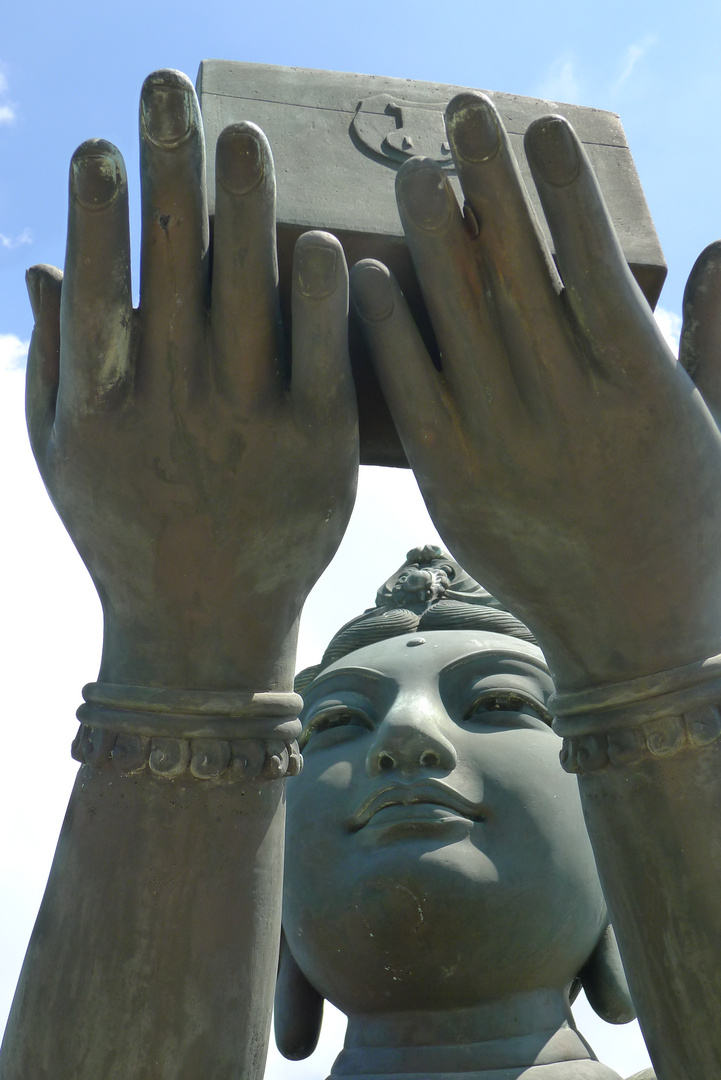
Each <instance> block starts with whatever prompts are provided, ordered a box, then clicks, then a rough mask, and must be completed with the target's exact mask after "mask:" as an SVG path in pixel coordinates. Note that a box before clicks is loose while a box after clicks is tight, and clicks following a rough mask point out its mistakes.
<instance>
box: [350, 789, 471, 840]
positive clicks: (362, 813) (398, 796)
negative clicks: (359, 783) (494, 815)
mask: <svg viewBox="0 0 721 1080" xmlns="http://www.w3.org/2000/svg"><path fill="white" fill-rule="evenodd" d="M418 805H420V806H427V807H439V808H442V809H443V810H451V811H453V812H454V813H455V814H457V815H459V816H460V817H464V818H467V819H468V820H469V821H474V822H475V821H485V820H486V815H485V814H484V812H483V809H482V808H481V806H479V804H478V803H476V802H473V801H472V800H471V799H468V798H466V796H465V795H461V793H460V792H458V791H456V790H455V789H454V788H452V787H449V786H448V785H447V784H444V783H443V782H442V781H441V780H434V779H432V778H431V779H428V780H423V781H420V782H416V783H410V784H398V783H395V784H387V785H386V786H385V787H382V788H379V789H378V790H377V791H374V792H373V793H372V794H371V795H369V796H368V797H367V798H365V799H364V800H363V802H362V803H361V804H360V806H359V807H358V808H357V810H355V811H354V813H353V814H352V815H351V817H350V818H349V819H348V821H347V822H346V827H347V829H348V830H349V832H358V830H359V829H362V828H364V827H365V826H366V825H367V824H368V822H369V821H371V819H372V818H373V817H375V815H376V814H377V813H378V812H379V811H381V810H385V809H387V808H388V807H392V806H395V807H403V806H407V807H411V806H418ZM439 820H441V819H440V818H439Z"/></svg>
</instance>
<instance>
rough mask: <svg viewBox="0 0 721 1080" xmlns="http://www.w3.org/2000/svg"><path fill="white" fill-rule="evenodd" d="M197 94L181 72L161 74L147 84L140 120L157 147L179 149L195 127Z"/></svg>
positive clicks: (159, 72) (149, 78) (143, 93)
mask: <svg viewBox="0 0 721 1080" xmlns="http://www.w3.org/2000/svg"><path fill="white" fill-rule="evenodd" d="M193 112H194V110H193V90H192V86H191V84H190V82H189V80H188V79H186V78H185V76H184V75H181V73H180V72H179V71H157V72H155V74H154V75H149V76H148V78H147V79H146V80H145V82H144V83H143V89H142V93H141V97H140V116H141V121H142V125H143V129H144V131H145V134H146V135H147V137H148V138H149V139H150V141H151V142H154V143H155V144H156V146H160V147H164V148H169V147H173V146H177V145H178V143H180V142H182V140H183V139H184V138H185V137H186V136H187V134H188V132H189V131H190V129H191V127H192V124H193Z"/></svg>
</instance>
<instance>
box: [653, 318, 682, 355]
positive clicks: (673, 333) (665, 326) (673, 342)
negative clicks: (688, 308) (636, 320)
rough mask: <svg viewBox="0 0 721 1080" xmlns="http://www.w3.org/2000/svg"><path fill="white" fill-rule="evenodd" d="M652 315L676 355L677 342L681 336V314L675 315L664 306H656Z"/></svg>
mask: <svg viewBox="0 0 721 1080" xmlns="http://www.w3.org/2000/svg"><path fill="white" fill-rule="evenodd" d="M654 317H655V319H656V322H657V323H658V326H659V329H660V331H661V333H662V334H663V336H664V338H665V339H666V343H667V345H668V346H669V348H670V349H671V351H672V352H673V355H674V356H678V342H679V338H680V337H681V316H680V315H677V314H676V312H675V311H666V309H665V308H661V307H659V308H656V310H655V312H654Z"/></svg>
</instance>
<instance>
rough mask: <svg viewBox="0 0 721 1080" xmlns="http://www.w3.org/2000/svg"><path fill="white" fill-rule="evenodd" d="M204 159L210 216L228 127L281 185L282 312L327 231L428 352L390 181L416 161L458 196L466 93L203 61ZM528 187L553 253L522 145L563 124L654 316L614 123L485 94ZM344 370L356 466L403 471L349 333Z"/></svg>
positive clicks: (632, 193)
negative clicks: (299, 257)
mask: <svg viewBox="0 0 721 1080" xmlns="http://www.w3.org/2000/svg"><path fill="white" fill-rule="evenodd" d="M197 89H198V96H199V99H200V107H201V111H202V114H203V123H204V128H205V135H206V144H207V154H208V162H209V169H208V176H209V180H210V183H209V197H210V200H211V202H210V208H211V213H212V209H213V204H212V197H213V195H212V192H213V184H212V176H213V162H214V160H215V145H216V143H217V140H218V137H219V135H220V133H221V131H222V130H223V128H224V127H226V125H227V124H230V123H233V122H235V121H236V120H252V121H253V122H254V123H256V124H258V126H259V127H261V128H262V129H263V131H264V132H265V133H266V135H267V136H268V139H269V141H270V144H271V146H272V148H273V156H274V158H275V164H276V170H277V173H278V177H279V183H278V257H279V261H280V281H281V295H282V301H281V302H282V303H283V304H285V305H286V306H287V304H288V300H289V286H290V282H291V280H292V273H291V267H292V262H293V249H294V246H295V242H296V240H297V238H298V236H299V235H300V234H301V233H302V232H304V231H305V230H307V229H316V228H317V229H330V230H331V232H332V233H333V234H334V235H335V236H337V237H338V239H339V240H340V241H341V243H342V244H343V249H344V251H345V254H346V259H347V261H348V265H349V266H352V265H353V264H354V263H356V262H358V261H359V260H360V259H365V258H375V259H380V260H381V261H382V262H383V263H385V265H386V266H388V267H389V268H390V269H391V270H392V271H393V273H394V274H395V276H396V278H397V280H398V281H399V283H400V285H401V288H402V289H403V293H404V295H405V297H406V300H407V301H408V304H409V306H410V308H411V311H412V312H413V316H414V318H415V320H416V323H417V325H418V326H419V328H420V330H421V333H422V334H423V335H424V338H425V340H426V342H427V344H428V346H429V348H430V349H431V351H432V352H434V353H435V352H436V345H435V341H434V336H433V328H432V326H431V323H430V322H429V319H428V315H427V312H426V308H425V305H424V303H423V299H422V296H421V292H420V288H419V285H418V279H417V276H416V274H415V271H414V269H413V262H412V260H411V258H410V254H409V251H408V247H407V245H406V243H405V237H404V233H403V227H402V225H401V220H400V217H399V215H398V210H397V207H396V199H395V192H394V181H395V175H396V172H397V170H398V168H399V167H400V165H401V164H402V163H403V161H405V160H408V158H410V157H412V156H414V155H416V154H420V155H423V156H429V157H431V158H433V159H434V160H436V161H438V162H439V163H441V164H442V165H443V168H444V171H445V172H446V173H447V175H448V176H449V178H450V182H451V185H452V187H453V189H454V191H455V193H456V195H458V196H460V194H461V192H460V186H459V183H458V179H457V176H456V169H455V165H454V161H453V157H452V155H451V149H450V144H449V143H448V139H447V136H446V131H445V126H444V120H443V112H444V110H445V107H446V105H447V104H448V102H449V101H450V100H451V98H452V97H453V96H454V95H455V94H457V93H458V92H459V91H460V90H462V89H463V88H462V87H459V86H446V85H443V84H438V83H424V82H414V81H411V80H408V79H390V78H383V77H380V76H377V75H351V74H347V73H344V72H336V71H313V70H308V69H304V68H287V67H274V66H272V65H266V64H243V63H236V62H230V61H226V60H204V61H203V63H202V64H201V65H200V69H199V71H198V78H197ZM490 96H491V98H492V99H493V100H494V101H495V103H496V105H497V107H498V109H499V112H500V114H501V117H502V118H503V121H504V123H505V125H506V128H507V130H508V132H509V134H510V139H511V144H512V146H513V149H514V152H515V154H516V157H517V160H518V162H519V165H520V168H521V174H522V176H523V178H524V180H525V181H527V182H528V188H529V191H530V193H531V199H532V204H533V207H534V210H535V212H536V214H537V218H538V221H539V222H540V224H541V228H542V229H543V232H544V236H545V238H546V241H547V243H548V244H549V245H550V246H551V249H552V238H551V236H550V233H549V230H548V228H547V226H546V224H545V218H544V217H543V213H542V211H541V207H540V203H539V202H538V197H537V196H536V194H535V188H534V187H533V184H532V182H531V176H530V169H529V165H528V162H527V160H526V156H525V152H524V150H523V136H524V134H525V132H526V130H527V128H528V126H529V124H531V123H532V121H533V120H535V119H537V118H538V117H539V116H544V115H546V114H547V113H549V112H560V113H562V114H563V115H564V116H566V117H568V119H569V120H570V122H571V123H572V124H573V125H574V128H575V130H576V131H577V132H578V135H579V138H580V139H581V140H582V142H583V144H584V146H585V147H586V149H587V151H588V154H589V157H590V159H591V162H592V164H593V167H594V169H595V171H596V174H597V176H598V179H599V183H600V185H601V190H602V191H603V194H604V197H605V200H606V204H607V206H608V208H609V212H610V214H611V217H612V219H613V222H614V226H615V228H616V231H617V235H618V237H619V239H620V241H621V244H622V247H623V251H624V254H625V256H626V259H627V260H628V262H629V264H630V266H631V269H632V270H633V273H634V274H635V276H636V278H637V280H638V281H639V283H640V285H641V287H642V288H643V290H644V292H645V293H646V296H647V297H648V299H649V302H650V303H651V304H655V303H656V301H657V299H658V296H659V293H660V292H661V286H662V285H663V281H664V278H665V276H666V264H665V262H664V258H663V254H662V252H661V247H660V245H659V242H658V237H657V236H656V230H655V229H654V226H653V222H652V220H651V216H650V213H649V210H648V206H647V204H646V200H645V198H644V195H643V191H642V188H641V185H640V182H639V179H638V176H637V174H636V169H635V166H634V163H633V158H632V157H631V152H630V150H629V148H628V143H627V141H626V136H625V133H624V131H623V127H622V126H621V121H620V120H619V118H618V116H616V114H615V113H609V112H603V111H601V110H600V109H589V108H583V107H580V106H577V105H566V104H559V103H558V102H549V101H543V100H539V99H536V98H527V97H520V96H518V95H517V94H503V93H491V95H490ZM350 328H351V334H350V347H351V360H352V362H353V368H354V378H355V382H356V389H357V393H358V406H359V418H360V432H361V460H362V461H363V462H364V463H365V464H369V465H395V466H398V465H407V461H406V458H405V454H404V452H403V448H402V446H401V444H400V443H399V441H398V437H397V435H396V432H395V428H394V427H393V423H392V420H391V418H390V416H389V414H388V409H387V406H386V404H385V401H384V399H383V396H382V395H381V394H380V392H379V390H378V385H377V382H376V380H375V377H374V375H373V370H372V367H371V365H370V363H369V358H368V355H367V350H366V347H365V344H364V340H363V338H362V336H361V334H360V332H359V328H358V327H357V326H356V324H355V320H351V324H350Z"/></svg>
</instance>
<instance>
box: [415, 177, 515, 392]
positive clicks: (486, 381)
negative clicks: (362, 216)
mask: <svg viewBox="0 0 721 1080" xmlns="http://www.w3.org/2000/svg"><path fill="white" fill-rule="evenodd" d="M396 196H397V199H398V210H399V213H400V216H401V221H402V223H403V229H404V232H405V235H406V240H407V242H408V246H409V248H410V251H411V255H412V256H413V263H414V266H415V269H416V273H417V276H418V280H419V282H420V286H421V290H422V292H423V297H424V300H425V304H426V307H427V309H428V314H429V316H430V319H431V323H432V325H433V329H434V332H435V335H436V340H437V342H438V345H439V349H440V352H441V357H442V367H443V374H444V377H445V379H446V382H447V384H448V386H449V388H450V389H451V391H452V392H453V393H454V395H455V399H456V404H457V406H458V408H459V410H461V411H463V409H464V406H465V404H466V403H468V404H469V406H470V407H471V408H473V409H474V410H475V411H476V412H478V410H484V409H486V408H487V407H488V406H490V405H493V406H495V407H497V408H501V409H502V408H505V407H507V405H508V401H509V394H510V393H511V391H512V386H511V379H512V376H511V372H510V369H509V365H508V361H507V359H506V356H505V352H504V349H503V342H502V338H501V336H500V334H499V328H498V325H497V322H496V320H495V319H494V318H493V315H492V313H491V311H490V310H489V306H488V282H487V279H486V274H485V271H484V267H483V263H482V260H481V258H479V247H478V244H477V235H478V234H477V232H476V230H475V229H473V227H471V228H470V229H469V226H468V224H467V223H466V222H465V221H464V219H463V217H462V215H461V212H460V209H459V207H458V203H457V202H456V197H455V195H454V193H453V190H452V188H451V186H450V183H449V181H448V178H447V176H446V175H445V174H444V172H443V170H442V169H441V168H439V166H438V165H437V164H436V163H435V162H433V161H431V160H429V159H427V158H411V159H410V161H408V162H406V163H405V164H404V165H403V166H402V167H401V168H400V170H399V172H398V174H397V179H396Z"/></svg>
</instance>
